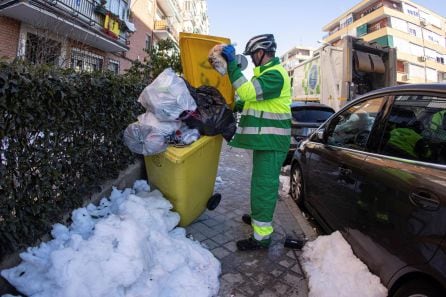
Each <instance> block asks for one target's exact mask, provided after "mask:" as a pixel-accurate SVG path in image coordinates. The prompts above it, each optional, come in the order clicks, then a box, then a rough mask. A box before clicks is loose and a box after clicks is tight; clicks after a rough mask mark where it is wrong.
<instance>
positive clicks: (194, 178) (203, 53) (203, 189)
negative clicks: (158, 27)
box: [145, 33, 234, 227]
mask: <svg viewBox="0 0 446 297" xmlns="http://www.w3.org/2000/svg"><path fill="white" fill-rule="evenodd" d="M220 43H226V44H229V43H230V40H229V39H227V38H223V37H216V36H210V35H201V34H191V33H180V55H181V64H182V67H183V73H184V78H185V79H186V80H187V81H188V82H189V83H190V84H191V85H192V86H193V87H199V86H202V85H207V86H213V87H215V88H217V89H218V90H219V91H220V93H221V94H222V95H223V97H224V98H225V100H226V103H228V105H232V103H233V101H234V90H233V89H232V85H231V82H230V81H229V77H228V76H227V75H225V76H221V75H220V74H219V73H218V72H217V71H215V70H214V69H213V68H212V66H211V65H210V64H209V62H208V54H209V51H210V50H211V49H212V47H214V46H215V45H217V44H220ZM222 139H223V138H222V136H221V135H217V136H201V137H200V139H198V140H197V141H196V142H194V143H192V144H191V145H188V146H185V147H175V146H172V145H171V146H169V147H168V148H167V149H166V151H164V152H163V153H160V154H156V155H152V156H146V157H145V165H146V170H147V178H148V180H149V183H150V185H152V186H154V187H155V188H157V189H159V190H160V191H161V192H162V193H163V195H164V196H165V197H166V198H167V199H168V200H169V201H170V202H171V203H172V205H173V210H174V211H176V212H178V213H179V215H180V218H181V219H180V226H183V227H184V226H187V225H189V224H190V223H192V222H193V221H194V220H195V219H196V218H198V217H199V216H200V215H201V214H202V213H203V212H204V211H205V209H206V208H208V209H210V210H213V209H215V207H217V205H218V203H219V202H220V199H221V195H220V194H219V193H215V194H214V184H215V179H216V177H217V169H218V162H219V159H220V151H221V145H222Z"/></svg>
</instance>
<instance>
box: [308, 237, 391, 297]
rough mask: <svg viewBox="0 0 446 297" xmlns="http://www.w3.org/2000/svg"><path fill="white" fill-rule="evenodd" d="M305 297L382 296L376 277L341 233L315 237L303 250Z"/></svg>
mask: <svg viewBox="0 0 446 297" xmlns="http://www.w3.org/2000/svg"><path fill="white" fill-rule="evenodd" d="M302 260H303V268H304V270H305V272H306V274H307V276H308V280H309V281H308V286H309V289H310V293H309V297H332V296H337V297H351V296H362V297H386V296H387V289H386V288H385V287H384V286H383V285H382V284H381V282H380V280H379V278H378V277H377V276H375V275H373V274H371V273H370V271H369V270H368V268H367V266H366V265H365V264H364V263H362V262H361V261H360V260H359V259H358V258H357V257H356V256H355V255H354V254H353V252H352V249H351V247H350V245H349V244H348V243H347V242H346V241H345V240H344V238H343V237H342V235H341V233H339V231H336V232H334V233H332V234H331V235H328V236H319V237H318V238H317V239H316V240H314V241H312V242H308V243H307V244H306V245H305V246H304V248H303V254H302Z"/></svg>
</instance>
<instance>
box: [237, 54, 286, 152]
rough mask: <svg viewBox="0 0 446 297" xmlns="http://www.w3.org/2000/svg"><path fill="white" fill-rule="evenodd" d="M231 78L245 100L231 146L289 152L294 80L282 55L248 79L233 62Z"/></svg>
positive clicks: (241, 97)
mask: <svg viewBox="0 0 446 297" xmlns="http://www.w3.org/2000/svg"><path fill="white" fill-rule="evenodd" d="M228 70H229V71H228V72H229V78H230V80H231V82H232V85H233V86H234V88H235V89H236V91H237V94H238V96H239V97H240V99H241V100H242V101H243V102H244V105H243V111H242V115H241V118H240V122H239V126H238V128H237V131H236V134H235V136H234V138H233V139H232V140H231V142H230V145H231V146H235V147H240V148H246V149H255V150H276V151H284V152H286V151H288V149H289V146H290V135H291V110H290V104H291V82H290V78H289V77H288V74H287V72H286V70H285V69H284V68H283V66H282V65H281V64H280V60H279V58H274V59H272V60H271V61H269V62H268V63H267V64H265V65H263V66H259V67H256V68H254V77H253V78H252V79H251V80H250V81H248V80H247V79H246V78H245V77H244V76H243V74H242V72H241V71H240V69H239V68H238V67H237V63H236V62H231V63H230V64H229V67H228Z"/></svg>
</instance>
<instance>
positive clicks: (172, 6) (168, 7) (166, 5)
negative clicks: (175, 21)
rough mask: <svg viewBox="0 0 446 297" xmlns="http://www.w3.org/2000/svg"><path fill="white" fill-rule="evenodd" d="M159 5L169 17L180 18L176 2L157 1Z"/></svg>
mask: <svg viewBox="0 0 446 297" xmlns="http://www.w3.org/2000/svg"><path fill="white" fill-rule="evenodd" d="M156 3H157V5H158V6H159V7H160V8H161V9H162V10H163V11H164V13H165V14H166V15H167V16H169V17H172V16H175V17H176V16H179V8H178V7H177V5H176V1H173V0H157V1H156Z"/></svg>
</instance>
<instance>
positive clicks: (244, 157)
mask: <svg viewBox="0 0 446 297" xmlns="http://www.w3.org/2000/svg"><path fill="white" fill-rule="evenodd" d="M223 142H224V143H223V147H222V152H221V156H220V165H219V169H218V174H217V182H216V186H215V192H218V193H221V194H222V201H221V203H220V205H219V206H218V207H217V208H216V209H215V210H214V211H209V210H206V211H205V212H204V213H203V214H202V215H201V216H200V217H199V218H198V219H197V220H196V221H195V222H194V223H193V224H191V225H189V226H188V227H187V228H186V229H187V232H188V234H189V235H190V236H192V237H193V238H194V239H195V240H199V241H200V242H202V243H203V244H205V245H206V246H207V247H208V248H209V250H210V251H211V252H212V253H213V254H214V255H215V256H216V257H217V258H218V259H219V260H220V262H221V265H222V274H221V276H220V292H219V294H218V296H221V297H232V296H234V297H235V296H237V297H242V296H259V297H266V296H287V297H292V296H299V297H301V296H307V295H308V287H307V280H306V278H305V274H304V273H303V270H302V267H301V265H300V263H299V261H298V257H299V255H300V253H301V251H300V250H292V249H288V248H285V247H284V246H283V243H284V241H285V236H286V235H289V236H292V237H296V236H306V237H307V238H310V239H312V238H314V236H315V235H314V231H313V229H312V228H311V227H310V226H309V225H308V223H306V220H305V219H304V218H303V217H302V214H301V213H300V211H299V209H298V208H297V206H296V205H295V204H294V202H293V201H292V200H291V198H289V197H288V196H287V195H285V194H283V195H281V198H280V199H279V201H278V204H277V207H276V213H275V217H274V228H275V233H274V236H273V242H272V245H271V246H270V248H269V249H268V250H261V251H252V252H239V251H237V248H236V244H235V242H236V241H237V240H240V239H244V238H247V237H248V236H250V234H251V227H250V226H248V225H246V224H244V223H243V222H242V221H241V217H242V215H243V214H244V213H249V209H250V207H249V193H250V180H251V158H252V155H251V151H248V150H241V149H236V148H230V147H229V146H227V145H226V143H225V141H223Z"/></svg>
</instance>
